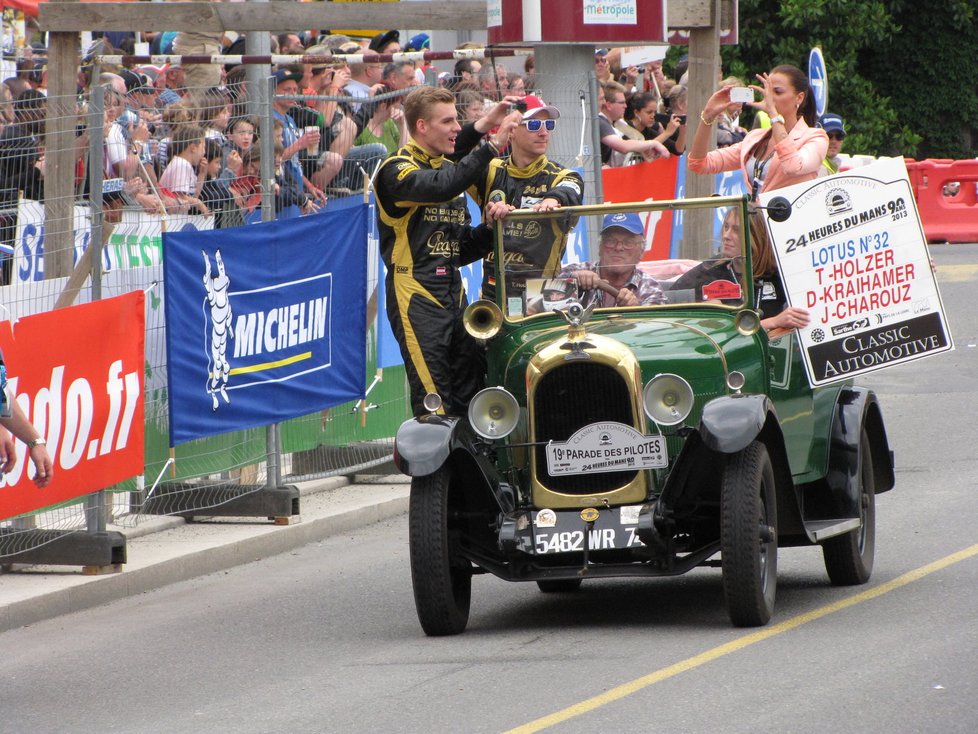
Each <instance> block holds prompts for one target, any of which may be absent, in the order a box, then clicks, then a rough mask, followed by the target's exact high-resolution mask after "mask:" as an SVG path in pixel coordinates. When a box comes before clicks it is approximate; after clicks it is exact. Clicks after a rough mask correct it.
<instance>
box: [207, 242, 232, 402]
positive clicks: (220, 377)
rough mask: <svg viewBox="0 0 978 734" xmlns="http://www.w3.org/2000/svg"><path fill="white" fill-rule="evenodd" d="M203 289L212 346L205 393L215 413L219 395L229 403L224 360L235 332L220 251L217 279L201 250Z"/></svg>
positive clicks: (226, 369) (227, 279) (216, 261)
mask: <svg viewBox="0 0 978 734" xmlns="http://www.w3.org/2000/svg"><path fill="white" fill-rule="evenodd" d="M200 253H201V254H202V255H203V256H204V288H205V289H206V290H207V304H208V306H210V312H211V343H210V364H209V367H210V370H209V374H210V380H209V382H208V386H207V392H208V393H210V396H211V409H212V410H217V406H218V400H217V394H218V393H220V394H221V397H222V398H224V402H225V403H227V404H230V403H231V399H230V398H229V397H228V392H227V384H228V377H229V376H230V374H231V365H229V364H228V360H227V347H228V339H233V338H234V328H233V327H232V326H231V301H230V299H229V297H228V296H229V294H228V288H229V287H230V285H231V279H230V278H228V276H227V273H225V272H224V259H223V258H222V257H221V251H220V250H217V251H216V252H215V253H214V261H215V263H216V264H217V275H212V274H211V261H210V258H209V257H208V256H207V253H206V252H205V251H204V250H201V251H200Z"/></svg>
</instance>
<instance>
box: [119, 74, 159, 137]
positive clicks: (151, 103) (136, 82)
mask: <svg viewBox="0 0 978 734" xmlns="http://www.w3.org/2000/svg"><path fill="white" fill-rule="evenodd" d="M119 76H121V77H122V81H124V82H125V84H126V111H125V112H123V113H122V115H121V117H120V120H121V121H122V123H123V124H125V125H127V126H128V127H129V128H130V129H132V128H135V127H137V126H138V125H139V121H140V120H144V121H145V122H146V123H147V124H148V125H155V124H156V123H158V122H159V121H160V119H161V116H160V113H159V110H157V109H156V98H157V94H158V92H159V90H158V89H157V88H156V86H155V85H154V84H153V80H152V79H150V78H149V76H148V75H147V74H144V73H142V72H140V71H134V70H132V69H123V70H122V71H120V72H119Z"/></svg>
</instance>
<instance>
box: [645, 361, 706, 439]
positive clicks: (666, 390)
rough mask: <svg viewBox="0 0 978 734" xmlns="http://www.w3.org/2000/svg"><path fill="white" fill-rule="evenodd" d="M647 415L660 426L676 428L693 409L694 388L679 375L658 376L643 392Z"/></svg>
mask: <svg viewBox="0 0 978 734" xmlns="http://www.w3.org/2000/svg"><path fill="white" fill-rule="evenodd" d="M642 403H643V404H644V406H645V414H646V415H647V416H648V417H649V418H651V419H652V420H653V421H655V422H656V423H658V424H659V425H660V426H675V425H678V424H679V423H682V422H683V421H684V420H686V416H688V415H689V411H691V410H692V409H693V388H692V387H690V385H689V383H688V382H686V380H684V379H683V378H682V377H680V376H679V375H673V374H669V373H667V372H664V373H662V374H661V375H656V376H655V377H653V378H652V379H651V380H649V381H648V383H646V385H645V389H644V390H643V391H642Z"/></svg>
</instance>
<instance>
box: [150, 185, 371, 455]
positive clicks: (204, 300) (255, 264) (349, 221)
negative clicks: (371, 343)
mask: <svg viewBox="0 0 978 734" xmlns="http://www.w3.org/2000/svg"><path fill="white" fill-rule="evenodd" d="M351 199H353V197H351ZM163 252H164V257H163V274H164V283H165V284H166V291H167V293H166V303H165V309H166V327H167V328H166V351H167V381H168V384H169V393H168V394H169V407H170V411H169V412H170V445H171V446H175V445H176V444H179V443H183V442H185V441H191V440H193V439H196V438H203V437H205V436H211V435H214V434H218V433H225V432H228V431H236V430H240V429H244V428H253V427H255V426H263V425H268V424H271V423H276V422H279V421H283V420H287V419H289V418H294V417H296V416H300V415H306V414H308V413H311V412H313V411H316V410H322V409H324V408H328V407H330V406H334V405H338V404H340V403H343V402H346V401H349V400H355V399H357V398H360V397H362V396H363V393H364V390H365V382H366V303H365V297H364V294H365V292H366V276H367V205H366V204H364V203H363V202H362V201H361V200H360V199H353V200H351V201H350V202H349V205H348V206H344V207H336V208H333V209H331V210H330V211H328V212H320V213H318V214H313V215H310V216H306V217H301V218H298V219H289V220H284V221H275V222H265V223H261V224H255V225H249V226H247V227H235V228H231V229H223V230H213V231H210V232H175V233H165V234H164V235H163Z"/></svg>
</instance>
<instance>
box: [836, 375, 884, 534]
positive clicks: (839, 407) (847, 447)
mask: <svg viewBox="0 0 978 734" xmlns="http://www.w3.org/2000/svg"><path fill="white" fill-rule="evenodd" d="M864 428H865V430H866V435H867V437H868V438H869V444H870V448H871V451H872V455H871V456H869V457H862V456H860V451H859V442H860V436H861V435H862V432H863V429H864ZM830 446H831V450H830V453H829V471H828V474H827V475H826V479H827V481H828V485H829V489H830V491H831V492H832V493H833V495H834V496H836V497H837V498H840V501H841V498H845V504H846V506H847V508H848V510H849V513H850V514H851V516H853V517H858V516H859V504H858V503H859V481H858V476H859V470H860V468H859V462H860V461H865V460H870V461H872V462H873V479H874V483H875V485H876V486H875V487H874V491H875V492H876V494H879V493H880V492H886V491H887V490H889V489H892V488H893V484H894V474H893V460H892V454H891V452H890V445H889V441H888V440H887V438H886V429H885V428H884V426H883V415H882V412H881V411H880V407H879V402H878V400H877V398H876V394H875V393H874V392H873V391H872V390H868V389H866V388H861V387H849V388H846V389H844V390H842V391H840V393H839V397H838V398H837V400H836V410H835V415H834V417H833V419H832V439H831V444H830Z"/></svg>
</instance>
